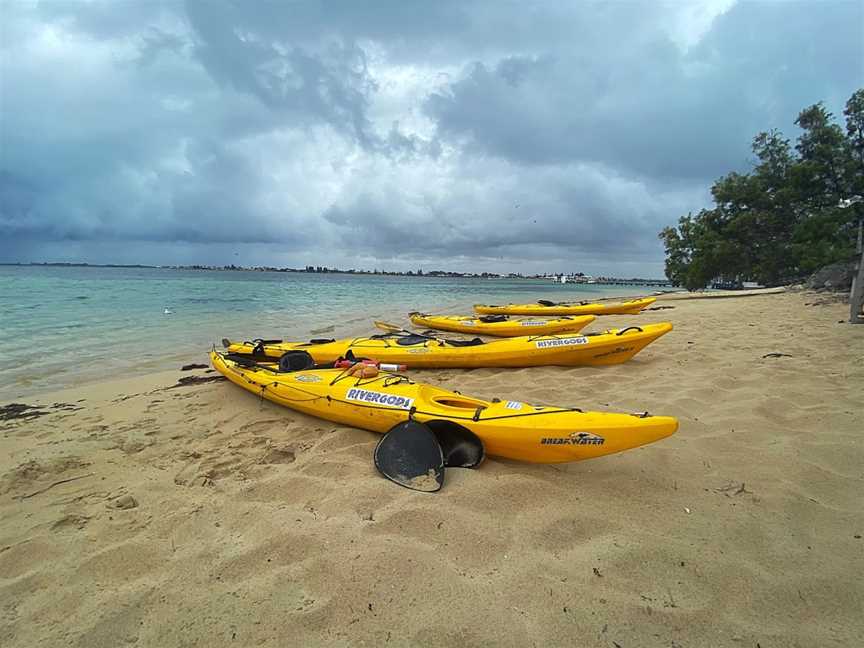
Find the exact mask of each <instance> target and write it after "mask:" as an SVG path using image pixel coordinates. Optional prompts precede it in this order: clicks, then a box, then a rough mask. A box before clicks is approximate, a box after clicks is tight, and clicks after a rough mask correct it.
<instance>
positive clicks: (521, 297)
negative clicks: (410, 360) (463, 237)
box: [0, 266, 651, 401]
mask: <svg viewBox="0 0 864 648" xmlns="http://www.w3.org/2000/svg"><path fill="white" fill-rule="evenodd" d="M650 292H651V289H648V288H640V287H634V286H629V287H628V286H596V285H576V284H556V283H553V282H552V281H548V280H526V279H479V278H478V279H474V278H471V279H468V278H444V277H441V278H436V277H394V276H381V275H349V274H306V273H282V272H228V271H205V270H171V269H161V268H160V269H155V268H154V269H149V268H142V269H138V268H134V269H133V268H94V267H44V266H42V267H33V266H0V333H2V336H3V344H2V347H0V348H2V351H0V400H3V401H6V400H9V399H11V398H15V397H21V396H26V395H28V394H32V393H36V392H40V391H46V390H53V389H59V388H62V387H66V386H72V385H78V384H82V383H85V382H91V381H94V380H99V379H104V378H105V377H106V376H111V375H123V376H126V375H134V374H142V373H148V372H152V371H159V370H163V369H171V368H176V367H178V366H179V365H180V364H183V363H189V362H207V356H206V352H207V350H208V349H209V348H210V347H211V345H212V344H214V343H215V344H216V345H217V346H218V345H219V340H221V339H222V338H223V337H228V338H231V339H247V340H248V339H251V338H253V337H263V338H274V339H275V338H282V339H306V338H309V337H335V338H338V337H348V336H354V335H365V334H368V333H372V332H374V329H373V327H372V323H371V320H372V319H386V320H388V321H391V320H395V321H396V323H399V324H402V325H407V324H408V322H407V319H406V314H407V313H408V312H409V311H411V310H420V311H424V312H432V313H434V312H449V313H456V312H464V313H470V312H471V308H470V307H471V305H472V304H474V303H506V302H510V301H515V302H531V301H534V300H536V299H552V300H566V299H588V298H596V297H604V296H613V295H636V294H650ZM165 309H169V310H170V311H171V314H165Z"/></svg>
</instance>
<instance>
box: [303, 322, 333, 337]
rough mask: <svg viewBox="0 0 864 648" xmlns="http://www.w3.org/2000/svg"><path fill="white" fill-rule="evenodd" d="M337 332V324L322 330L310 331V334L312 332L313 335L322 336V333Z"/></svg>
mask: <svg viewBox="0 0 864 648" xmlns="http://www.w3.org/2000/svg"><path fill="white" fill-rule="evenodd" d="M335 330H336V325H335V324H331V325H330V326H325V327H324V328H320V329H312V330H310V331H309V332H310V333H311V334H312V335H319V334H321V333H332V332H333V331H335Z"/></svg>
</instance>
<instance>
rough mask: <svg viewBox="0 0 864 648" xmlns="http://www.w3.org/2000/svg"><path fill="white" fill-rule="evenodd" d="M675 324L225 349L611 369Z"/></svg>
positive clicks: (419, 363) (320, 358)
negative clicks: (563, 332)
mask: <svg viewBox="0 0 864 648" xmlns="http://www.w3.org/2000/svg"><path fill="white" fill-rule="evenodd" d="M671 330H672V324H670V323H668V322H662V323H659V324H644V325H642V326H629V327H627V328H624V329H610V330H608V331H604V332H603V333H589V334H587V335H578V334H576V335H534V336H524V337H514V338H504V339H501V340H492V341H491V342H484V341H482V340H481V339H480V338H475V339H473V340H445V339H441V338H437V337H433V336H428V335H419V334H410V333H408V332H401V333H400V332H392V333H383V334H381V335H374V336H371V337H358V338H353V339H344V340H312V341H311V342H283V341H281V340H253V341H251V342H231V341H229V340H223V341H222V344H223V346H225V348H227V349H228V351H229V352H231V353H237V354H247V355H252V356H254V357H258V358H262V359H263V358H270V359H272V360H276V359H278V358H279V357H281V356H282V354H284V353H285V352H286V351H293V350H303V351H308V352H309V353H310V354H311V355H312V358H313V359H314V361H315V363H316V364H319V365H320V364H332V363H333V362H335V361H336V360H338V359H340V358H349V359H350V358H369V359H371V360H377V361H378V362H384V363H392V364H401V365H407V366H408V367H409V368H410V369H417V368H440V367H463V368H465V367H540V366H546V365H559V366H574V365H591V366H596V365H613V364H620V363H622V362H626V361H627V360H629V359H630V358H632V357H633V356H635V355H636V354H637V353H639V352H640V351H641V350H642V349H644V348H645V347H646V346H648V345H649V344H651V342H653V341H654V340H656V339H657V338H659V337H660V336H662V335H665V334H666V333H668V332H669V331H671Z"/></svg>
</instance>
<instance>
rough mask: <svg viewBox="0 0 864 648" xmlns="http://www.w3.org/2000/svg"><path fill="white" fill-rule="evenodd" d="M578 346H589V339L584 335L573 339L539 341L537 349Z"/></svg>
mask: <svg viewBox="0 0 864 648" xmlns="http://www.w3.org/2000/svg"><path fill="white" fill-rule="evenodd" d="M576 344H588V338H587V337H585V336H584V335H580V336H578V337H571V338H555V339H552V340H538V341H537V348H538V349H546V348H549V347H560V346H574V345H576Z"/></svg>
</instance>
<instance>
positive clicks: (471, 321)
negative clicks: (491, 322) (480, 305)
mask: <svg viewBox="0 0 864 648" xmlns="http://www.w3.org/2000/svg"><path fill="white" fill-rule="evenodd" d="M462 324H464V325H465V326H477V322H475V321H474V320H462Z"/></svg>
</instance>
